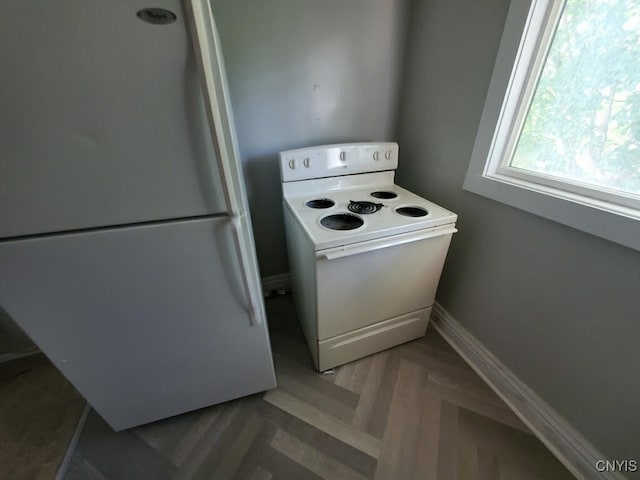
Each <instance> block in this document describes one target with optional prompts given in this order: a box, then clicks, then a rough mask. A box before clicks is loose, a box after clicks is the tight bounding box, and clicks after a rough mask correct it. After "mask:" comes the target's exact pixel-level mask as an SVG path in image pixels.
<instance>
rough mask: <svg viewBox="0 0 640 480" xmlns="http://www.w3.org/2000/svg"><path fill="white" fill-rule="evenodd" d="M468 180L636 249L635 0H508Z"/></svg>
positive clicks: (638, 47)
mask: <svg viewBox="0 0 640 480" xmlns="http://www.w3.org/2000/svg"><path fill="white" fill-rule="evenodd" d="M465 189H467V190H470V191H472V192H474V193H478V194H480V195H485V196H488V197H490V198H493V199H495V200H498V201H502V202H504V203H508V204H510V205H513V206H516V207H518V208H522V209H524V210H527V211H529V212H531V213H536V214H538V215H542V216H545V217H547V218H550V219H552V220H556V221H559V222H561V223H564V224H567V225H570V226H572V227H575V228H579V229H581V230H584V231H587V232H590V233H593V234H596V235H599V236H601V237H604V238H607V239H609V240H613V241H616V242H618V243H621V244H623V245H626V246H628V247H631V248H635V249H637V250H640V0H565V1H554V0H533V1H531V2H529V1H527V0H513V1H512V4H511V6H510V10H509V14H508V18H507V22H506V25H505V30H504V33H503V37H502V41H501V45H500V49H499V52H498V57H497V60H496V65H495V68H494V72H493V77H492V80H491V84H490V87H489V92H488V95H487V100H486V103H485V108H484V111H483V115H482V119H481V122H480V127H479V130H478V136H477V138H476V143H475V146H474V151H473V155H472V159H471V163H470V165H469V171H468V172H467V177H466V179H465Z"/></svg>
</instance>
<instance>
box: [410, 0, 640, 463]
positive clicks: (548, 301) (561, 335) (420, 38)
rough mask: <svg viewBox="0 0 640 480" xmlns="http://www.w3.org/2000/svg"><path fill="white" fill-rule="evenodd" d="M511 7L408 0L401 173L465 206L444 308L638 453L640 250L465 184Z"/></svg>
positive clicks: (563, 406)
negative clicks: (465, 187)
mask: <svg viewBox="0 0 640 480" xmlns="http://www.w3.org/2000/svg"><path fill="white" fill-rule="evenodd" d="M508 3H509V2H508V0H483V1H482V2H476V1H472V0H416V1H414V2H413V3H412V8H411V15H410V17H411V21H410V25H409V32H408V39H407V57H406V59H405V71H404V82H403V85H402V97H401V100H400V105H399V111H400V116H399V122H398V141H399V144H400V164H399V165H400V166H399V171H398V182H399V183H400V184H404V186H406V187H408V188H410V189H413V190H415V191H416V192H417V193H419V194H422V195H424V196H426V197H428V198H430V199H432V200H434V201H436V202H437V203H441V204H442V205H443V206H445V207H447V208H450V209H452V210H454V211H455V212H457V213H458V214H459V216H460V221H459V229H460V231H459V233H457V234H456V235H455V236H454V241H453V243H452V247H451V250H450V252H449V257H448V259H447V264H446V267H445V271H444V274H443V278H442V282H441V284H440V289H439V291H438V300H439V301H440V302H441V303H442V304H443V306H444V307H445V308H446V309H447V310H448V311H449V312H450V313H451V314H452V315H453V316H454V317H455V318H456V319H457V320H458V321H459V322H460V323H461V324H463V325H464V326H465V327H466V328H467V329H468V330H470V331H471V332H472V333H473V334H474V335H475V336H476V337H477V338H478V339H479V340H480V341H481V342H483V343H484V344H485V345H486V347H488V348H489V349H490V350H491V351H492V352H493V353H494V354H495V355H496V356H497V357H498V358H499V359H500V360H501V361H502V362H503V363H504V364H505V365H506V366H507V367H509V368H510V369H511V370H512V371H513V372H515V373H516V374H517V375H518V376H519V377H520V378H521V379H522V380H523V381H524V382H526V383H527V384H528V385H529V386H530V387H532V388H533V390H534V391H536V392H537V393H538V394H539V395H540V396H541V397H542V398H543V399H545V400H546V401H547V402H548V403H549V404H550V405H551V406H552V407H553V408H554V409H556V411H557V412H559V413H560V414H561V415H563V416H564V417H565V418H566V419H567V420H568V421H569V422H571V423H572V424H573V425H574V426H575V427H576V428H577V429H578V430H579V431H581V432H582V434H583V435H585V437H587V438H588V439H589V440H590V441H591V442H592V443H593V444H594V445H595V446H596V447H598V448H599V449H600V450H601V452H603V453H605V454H607V455H610V456H611V457H612V458H617V459H638V458H640V443H639V442H638V439H639V438H640V381H639V377H638V371H637V368H638V365H640V348H638V345H639V344H638V339H640V315H639V314H638V311H639V310H638V296H639V294H640V253H639V252H637V251H633V250H630V249H627V248H625V247H621V246H619V245H616V244H614V243H610V242H608V241H606V240H602V239H600V238H597V237H594V236H591V235H588V234H585V233H582V232H579V231H577V230H573V229H571V228H569V227H565V226H563V225H560V224H557V223H554V222H551V221H549V220H545V219H543V218H540V217H537V216H534V215H530V214H527V213H525V212H523V211H520V210H516V209H514V208H511V207H508V206H506V205H503V204H500V203H497V202H494V201H492V200H489V199H486V198H483V197H480V196H477V195H474V194H472V193H468V192H465V191H463V190H462V183H463V179H464V175H465V173H466V169H467V166H468V163H469V159H470V156H471V151H472V148H473V143H474V139H475V135H476V129H477V127H478V122H479V119H480V114H481V112H482V107H483V104H484V99H485V95H486V91H487V87H488V84H489V79H490V76H491V71H492V68H493V63H494V60H495V55H496V50H497V46H498V43H499V41H500V35H501V31H502V27H503V24H504V20H505V16H506V12H507V8H508Z"/></svg>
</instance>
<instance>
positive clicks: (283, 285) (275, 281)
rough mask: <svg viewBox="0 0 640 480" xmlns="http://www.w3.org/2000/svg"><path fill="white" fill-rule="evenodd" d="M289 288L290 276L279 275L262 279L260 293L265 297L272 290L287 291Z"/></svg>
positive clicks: (285, 274)
mask: <svg viewBox="0 0 640 480" xmlns="http://www.w3.org/2000/svg"><path fill="white" fill-rule="evenodd" d="M290 288H291V276H290V275H289V273H280V274H278V275H270V276H268V277H262V292H263V293H264V294H265V295H267V294H269V293H271V292H272V291H273V290H289V289H290Z"/></svg>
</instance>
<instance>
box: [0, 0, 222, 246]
mask: <svg viewBox="0 0 640 480" xmlns="http://www.w3.org/2000/svg"><path fill="white" fill-rule="evenodd" d="M149 6H150V5H149V2H146V1H142V0H130V1H118V2H109V1H104V0H67V1H64V2H33V1H25V2H4V3H3V6H2V7H3V10H2V16H0V64H1V65H2V75H1V76H0V86H1V87H2V88H0V105H2V112H1V113H0V154H1V155H0V157H1V158H2V161H1V162H0V199H1V201H0V237H12V236H19V235H27V234H33V233H43V232H54V231H65V230H74V229H80V228H87V227H96V226H108V225H123V224H129V223H137V222H142V221H149V220H162V219H172V218H183V217H190V216H199V215H206V214H214V213H221V212H225V211H227V205H226V203H225V198H224V195H223V193H224V189H223V186H222V184H221V182H220V175H221V174H220V172H219V168H218V164H217V161H216V156H215V149H214V148H213V144H212V142H211V136H210V132H209V127H208V126H207V116H206V111H205V104H204V99H203V94H202V88H201V82H200V78H199V75H198V70H197V66H196V61H195V57H194V54H193V49H192V47H191V41H190V36H189V32H188V30H187V27H186V22H185V18H184V14H183V12H182V6H181V2H180V1H179V0H158V1H156V2H153V7H162V8H165V9H167V10H170V11H172V12H173V13H175V15H176V17H177V18H176V21H175V22H174V23H169V24H167V25H152V24H150V23H146V22H144V21H143V20H141V19H140V18H139V17H138V16H137V15H136V13H137V12H138V11H140V10H141V9H143V8H145V7H149Z"/></svg>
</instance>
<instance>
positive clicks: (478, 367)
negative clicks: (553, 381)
mask: <svg viewBox="0 0 640 480" xmlns="http://www.w3.org/2000/svg"><path fill="white" fill-rule="evenodd" d="M433 317H434V318H433V320H434V321H433V322H432V325H433V326H434V327H435V328H436V330H438V332H439V333H440V334H441V335H442V337H443V338H444V339H445V340H446V341H447V342H448V343H449V344H450V345H451V346H452V347H453V348H454V349H455V350H456V351H457V352H458V353H459V354H460V356H461V357H462V358H464V359H465V360H466V361H467V363H468V364H469V365H470V366H471V368H473V369H474V370H475V371H476V373H477V374H478V375H480V377H482V379H483V380H484V381H485V382H486V383H487V384H488V385H489V386H490V387H491V388H492V389H493V390H494V391H495V392H496V394H498V396H499V397H500V398H501V399H502V400H503V401H504V402H505V403H506V404H507V405H508V406H509V408H511V410H513V412H514V413H515V414H516V415H517V416H518V417H519V418H520V420H522V421H523V422H524V423H525V425H527V427H529V428H530V429H531V431H532V432H533V433H534V434H535V435H536V436H537V437H538V438H539V439H540V440H541V441H542V442H543V443H544V444H545V445H546V446H547V448H548V449H549V450H551V452H552V453H553V454H554V455H555V456H556V457H557V458H558V460H560V461H561V462H562V463H563V464H564V466H565V467H567V469H568V470H569V471H570V472H571V473H572V474H573V475H575V476H576V478H578V479H584V480H591V479H598V480H602V479H605V480H614V479H615V480H623V479H624V477H623V476H621V475H619V474H618V473H612V472H598V471H597V470H596V462H597V461H598V460H605V459H606V457H605V456H604V455H602V454H601V453H599V452H598V450H596V448H595V447H594V446H593V445H591V444H590V443H589V442H588V441H587V440H586V439H585V438H584V437H583V436H582V435H581V434H580V433H579V432H578V431H576V430H575V429H574V428H573V427H572V426H571V425H569V423H567V421H566V420H565V419H564V418H563V417H561V416H560V415H559V414H558V413H556V412H555V411H554V410H553V409H552V408H551V407H550V406H549V405H548V404H547V403H546V402H545V401H544V400H542V399H541V398H540V397H539V396H538V395H536V393H535V392H533V391H532V390H531V389H530V388H529V387H528V386H527V385H526V384H524V383H523V382H522V381H521V380H520V379H519V378H518V377H516V376H515V375H514V374H513V373H512V372H511V371H510V370H509V369H508V368H507V367H505V366H504V365H503V364H502V363H501V362H500V360H498V359H497V358H496V357H495V356H494V355H493V354H492V353H491V352H489V350H487V349H486V348H485V347H484V345H482V343H480V342H479V341H478V339H477V338H475V337H474V336H473V335H472V334H471V333H469V332H468V331H467V330H466V329H465V328H464V327H463V326H462V325H460V324H459V323H458V321H457V320H456V319H455V318H453V317H452V316H451V315H450V314H449V312H447V311H446V310H445V309H444V308H443V307H442V305H440V304H439V303H437V302H436V304H435V305H434V308H433Z"/></svg>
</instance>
